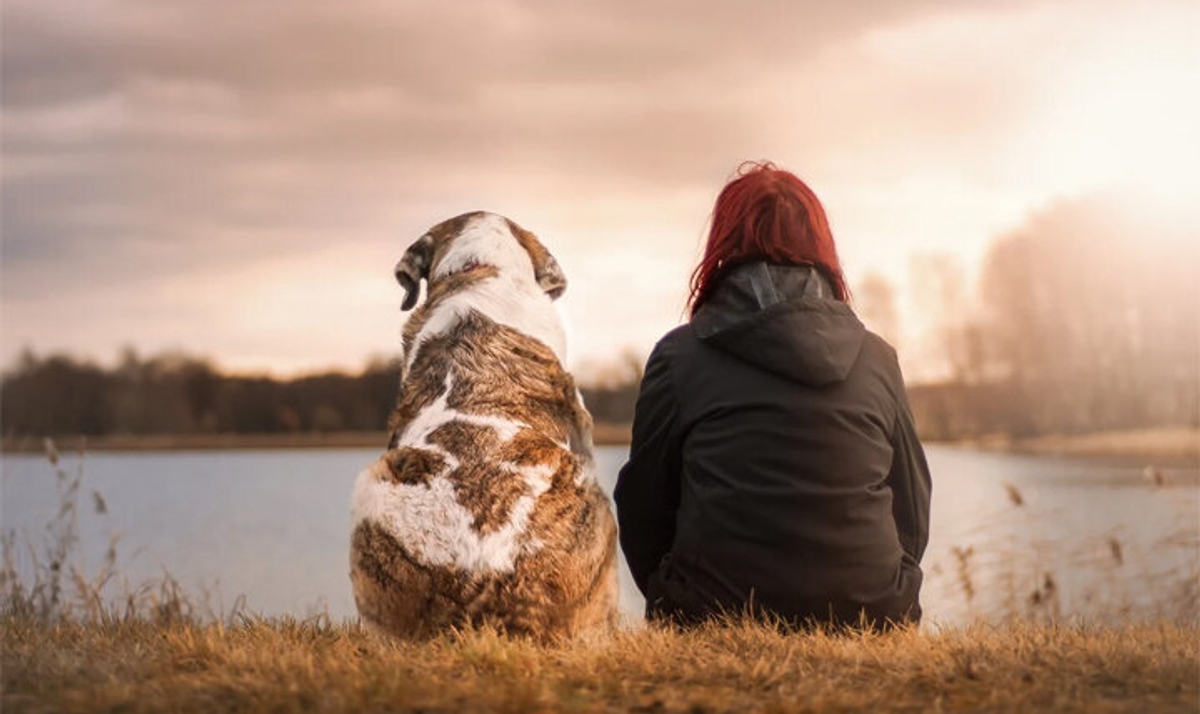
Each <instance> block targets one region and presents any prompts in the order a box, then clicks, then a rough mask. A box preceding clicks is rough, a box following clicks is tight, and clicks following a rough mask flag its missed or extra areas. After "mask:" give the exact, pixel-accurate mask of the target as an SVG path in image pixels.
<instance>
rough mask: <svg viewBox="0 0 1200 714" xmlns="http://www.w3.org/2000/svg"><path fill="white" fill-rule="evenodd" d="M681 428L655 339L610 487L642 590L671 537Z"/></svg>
mask: <svg viewBox="0 0 1200 714" xmlns="http://www.w3.org/2000/svg"><path fill="white" fill-rule="evenodd" d="M680 431H681V430H680V425H679V403H678V400H677V399H676V396H675V389H674V385H673V383H672V379H671V365H670V359H669V357H668V356H667V354H666V350H665V349H664V347H663V345H662V343H659V345H658V346H656V347H655V348H654V352H653V353H651V355H650V359H649V361H648V362H647V363H646V371H645V374H644V375H643V376H642V384H641V389H640V392H639V393H638V399H637V407H636V410H635V412H634V417H633V440H632V441H631V443H630V446H629V462H628V463H626V464H625V466H624V467H622V468H621V472H620V474H619V475H618V476H617V486H616V489H615V490H614V492H613V500H614V501H615V502H616V505H617V521H618V523H619V524H620V533H621V549H622V550H623V551H624V552H625V560H626V561H627V562H628V563H629V570H630V573H631V574H632V575H633V580H634V582H636V583H637V586H638V588H639V589H640V590H641V591H642V593H643V594H645V592H646V583H647V581H648V579H649V578H650V574H651V573H653V572H654V570H655V569H656V568H657V567H658V564H659V561H660V560H662V557H663V556H664V555H666V554H667V552H668V551H669V550H670V549H671V545H672V544H673V543H674V540H675V513H676V511H677V509H678V508H679V478H680V447H681V444H682V439H681V436H680Z"/></svg>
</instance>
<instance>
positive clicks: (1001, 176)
mask: <svg viewBox="0 0 1200 714" xmlns="http://www.w3.org/2000/svg"><path fill="white" fill-rule="evenodd" d="M2 10H3V14H2V19H0V21H2V25H0V28H2V32H3V38H2V39H3V48H2V56H0V59H2V65H0V71H2V80H3V86H2V92H3V95H2V96H3V107H2V113H0V130H2V137H3V143H2V147H0V148H2V164H0V188H2V206H0V208H2V213H0V229H2V231H0V238H2V243H0V258H2V266H3V267H2V270H0V281H2V283H0V296H2V310H0V337H2V348H0V364H2V365H5V366H8V365H11V364H13V363H14V361H15V360H16V359H17V355H19V354H20V353H21V351H22V350H23V349H26V348H29V349H32V350H34V351H35V352H36V353H38V354H46V353H50V352H59V351H64V352H69V353H71V354H74V355H78V356H83V357H87V358H90V359H95V360H98V361H100V362H102V363H111V362H112V361H114V360H115V359H116V357H117V355H118V354H119V352H120V350H121V349H122V348H124V347H126V346H130V347H134V348H135V349H136V350H137V351H139V352H140V353H142V354H153V353H156V352H159V351H163V350H182V351H185V352H188V353H192V354H197V355H203V356H207V357H210V358H212V359H214V360H215V361H216V362H217V363H218V364H219V365H221V366H222V367H224V368H226V369H229V370H233V371H242V372H245V371H252V372H270V373H274V374H277V375H291V374H298V373H305V372H310V371H315V370H320V369H325V368H331V367H333V368H345V369H355V368H357V367H360V366H361V365H362V364H363V363H364V362H365V360H366V359H367V358H368V357H372V356H376V357H378V356H385V357H386V356H390V355H394V354H396V353H397V352H398V350H399V334H400V329H401V325H402V321H403V319H404V314H403V313H402V312H401V311H400V309H399V305H400V301H401V298H402V291H401V290H400V289H399V287H398V286H397V285H396V284H395V282H394V280H393V277H392V268H393V266H394V265H395V263H396V261H397V260H398V259H399V257H400V256H401V255H402V254H403V252H404V250H405V248H406V247H407V245H408V244H409V243H411V242H412V241H413V240H416V239H417V238H418V237H419V236H420V235H421V234H422V233H423V232H424V231H425V230H426V229H427V228H428V227H430V226H432V225H434V224H436V223H438V222H440V221H441V220H443V219H445V218H448V217H451V216H454V215H457V214H459V213H462V212H464V211H469V210H476V209H486V210H492V211H495V212H498V213H502V214H505V215H507V216H508V217H510V218H512V219H513V220H515V221H516V222H517V223H520V224H521V225H523V226H524V227H525V228H527V229H529V230H531V231H533V232H534V233H536V234H537V235H538V236H539V237H540V238H541V239H542V241H543V242H544V243H545V244H546V246H547V247H548V248H549V249H550V250H551V252H553V253H554V254H555V256H556V257H557V259H558V261H559V263H560V264H561V265H562V266H563V268H564V270H565V271H566V273H567V276H568V280H569V281H570V284H569V287H568V289H567V293H566V296H565V297H564V298H563V299H562V300H561V301H560V302H561V306H562V313H563V315H564V318H565V319H566V320H567V322H568V325H569V334H570V347H569V350H570V352H569V361H570V363H571V366H572V367H574V368H576V369H581V370H584V371H588V370H594V369H595V368H596V367H597V366H598V365H603V364H605V363H606V362H608V361H611V360H614V359H617V358H618V356H619V355H620V354H622V353H623V352H633V353H634V354H639V355H644V354H645V353H646V352H648V350H649V348H650V346H651V345H653V343H654V341H655V340H657V339H658V337H660V336H661V335H662V334H663V333H664V332H666V331H667V330H669V329H671V328H672V327H673V326H674V325H676V324H677V323H678V322H680V320H681V319H682V316H683V307H684V300H685V297H686V293H687V287H686V284H687V278H688V275H689V273H690V271H691V269H692V267H693V265H694V264H695V262H696V260H697V259H698V257H699V255H700V250H701V246H702V241H703V238H704V231H705V228H706V222H707V219H708V216H709V214H710V212H711V209H712V203H713V201H714V199H715V198H716V195H717V193H718V192H719V191H720V188H721V187H722V185H723V184H724V183H725V182H726V181H727V180H728V179H729V178H730V177H731V175H732V174H733V172H734V170H735V169H736V168H737V166H738V165H739V164H740V163H741V162H742V161H744V160H752V159H770V160H772V161H774V162H776V163H777V164H779V165H780V166H782V167H784V168H787V169H789V170H792V171H793V172H795V173H796V174H798V175H799V176H801V178H803V179H804V180H805V181H806V182H808V183H809V185H810V186H812V187H813V189H814V190H815V191H816V192H817V194H818V195H819V196H820V197H821V199H822V200H823V201H824V203H825V205H826V208H827V212H828V214H829V216H830V220H831V223H832V227H833V230H834V235H835V238H836V240H837V243H838V248H839V252H840V255H841V258H842V262H843V267H844V269H845V271H846V273H847V275H848V277H849V278H850V284H851V289H852V290H853V288H854V286H855V285H856V284H858V283H859V282H861V281H862V280H863V279H864V278H865V277H866V276H868V275H872V274H874V275H878V276H882V277H883V278H884V279H886V280H887V281H888V282H889V283H891V284H892V285H893V286H894V287H895V288H896V290H897V296H898V303H899V304H898V307H899V309H900V316H901V320H900V330H899V332H898V334H896V335H894V339H895V340H896V341H897V343H898V346H899V347H900V352H901V355H902V363H904V365H905V369H906V371H907V372H909V373H910V374H915V375H918V376H919V375H920V374H921V373H922V371H923V369H924V368H925V367H926V365H923V364H922V363H921V359H922V358H921V357H920V355H922V354H923V352H922V351H921V350H920V349H919V345H920V341H921V335H922V331H923V330H924V329H925V328H926V327H927V326H928V324H929V323H930V320H931V319H933V318H932V317H931V316H930V315H928V314H926V313H927V312H928V309H929V306H928V305H927V304H926V305H922V304H921V303H920V301H919V300H917V299H916V296H917V295H918V294H919V292H920V287H921V286H919V285H914V279H915V278H914V274H916V277H919V272H916V271H914V269H913V266H914V265H915V264H919V263H920V262H921V261H922V260H928V259H929V257H930V256H940V257H941V258H942V259H947V260H950V261H952V262H953V263H954V264H955V265H958V266H961V269H962V270H963V271H964V275H965V276H966V280H967V281H968V284H970V281H972V280H974V276H975V275H976V274H977V273H978V269H979V265H980V262H981V260H982V258H983V256H984V255H985V254H986V251H987V249H988V246H989V245H990V244H991V242H992V241H993V240H994V239H995V238H996V237H997V236H1000V235H1004V234H1005V233H1008V232H1011V231H1013V230H1015V229H1017V228H1019V227H1020V226H1021V225H1022V224H1023V223H1024V222H1025V221H1027V220H1028V219H1029V217H1030V216H1031V215H1033V214H1035V213H1037V212H1038V211H1041V210H1044V209H1046V207H1048V206H1052V205H1054V204H1055V202H1057V201H1063V200H1069V199H1072V198H1077V197H1080V196H1087V195H1090V194H1093V193H1097V192H1105V191H1107V192H1112V191H1114V190H1116V191H1118V192H1119V191H1124V190H1126V189H1127V188H1131V190H1135V191H1137V192H1140V193H1143V194H1145V195H1146V196H1147V197H1149V198H1151V199H1153V200H1154V201H1159V202H1162V203H1164V205H1168V204H1169V205H1176V204H1185V203H1188V202H1193V203H1194V202H1195V201H1196V192H1197V186H1200V171H1198V168H1197V167H1200V142H1198V141H1197V139H1196V133H1195V127H1196V126H1200V91H1198V90H1200V50H1198V49H1197V44H1198V43H1196V42H1195V39H1194V38H1195V37H1197V36H1200V3H1196V2H1168V1H1159V2H1132V1H1131V2H1109V1H1107V0H1093V1H1089V2H1076V1H1072V0H1066V1H1060V0H1042V1H1038V0H1006V1H1004V2H980V1H974V0H960V1H957V2H928V1H924V0H896V1H894V2H866V1H865V0H851V1H846V2H788V1H785V0H772V1H764V0H750V1H748V2H742V3H730V2H723V1H717V0H686V1H685V0H667V1H664V2H645V1H644V0H606V1H605V2H554V1H552V0H495V1H485V0H480V1H478V2H454V3H451V2H441V1H438V0H419V1H418V0H413V1H407V2H391V1H386V2H385V1H382V0H380V1H345V2H337V3H329V2H302V1H300V0H249V1H248V2H243V3H236V4H223V3H213V2H207V1H205V0H172V1H171V2H158V1H156V0H4V1H3V4H2Z"/></svg>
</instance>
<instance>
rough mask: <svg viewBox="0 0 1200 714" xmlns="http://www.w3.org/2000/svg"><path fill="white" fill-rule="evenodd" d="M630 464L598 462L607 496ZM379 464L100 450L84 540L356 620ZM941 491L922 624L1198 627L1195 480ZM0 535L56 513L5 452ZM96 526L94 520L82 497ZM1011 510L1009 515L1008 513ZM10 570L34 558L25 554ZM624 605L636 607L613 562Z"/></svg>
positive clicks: (40, 529) (946, 484) (94, 547)
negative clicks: (1163, 620) (358, 543)
mask: <svg viewBox="0 0 1200 714" xmlns="http://www.w3.org/2000/svg"><path fill="white" fill-rule="evenodd" d="M625 454H626V451H625V449H624V448H621V447H603V448H600V449H599V450H598V453H597V463H598V469H599V477H600V480H601V483H602V484H603V485H604V487H605V488H606V489H609V490H610V492H611V488H612V485H613V482H614V481H615V478H616V473H617V470H618V469H619V467H620V465H621V463H622V461H623V459H624V457H625ZM377 456H378V451H376V450H363V449H344V450H303V449H297V450H264V451H199V452H163V453H98V454H90V455H87V456H86V457H84V458H82V459H80V458H78V457H72V456H64V457H63V460H62V461H61V462H60V467H61V468H64V469H66V470H68V471H70V472H75V471H76V470H77V469H82V472H83V489H82V490H83V494H82V499H81V501H80V508H79V511H80V516H79V527H80V532H81V534H82V541H83V544H84V548H83V557H84V561H85V563H84V564H85V566H87V567H90V568H91V570H93V571H94V570H95V568H96V567H98V565H99V564H100V563H101V561H102V558H103V554H104V551H105V549H106V548H107V547H108V544H109V542H110V539H111V537H112V536H114V535H115V536H117V537H118V541H117V544H118V546H117V549H118V553H119V566H120V570H121V572H122V573H123V574H124V576H125V577H126V578H127V580H128V582H129V583H130V584H131V585H136V584H138V583H141V582H144V581H145V580H147V579H153V578H157V577H160V576H161V575H162V574H163V573H164V572H167V573H170V574H171V575H172V576H174V577H175V578H176V579H178V580H179V581H180V583H181V584H182V585H183V586H184V587H185V589H186V590H187V591H188V592H190V593H200V592H207V593H209V597H210V604H211V605H212V606H213V607H214V609H217V610H220V609H221V607H222V606H223V607H225V608H226V609H227V608H229V607H230V606H231V605H232V602H233V600H234V598H235V597H236V596H237V595H244V596H245V600H246V603H247V605H248V607H249V609H251V610H252V611H255V612H259V613H262V614H265V615H276V614H294V615H300V616H304V615H310V614H316V613H323V612H327V613H328V614H329V615H330V616H332V617H333V618H334V619H341V618H348V617H353V616H354V602H353V598H352V596H351V591H350V584H349V580H348V577H347V572H348V564H347V563H348V546H347V542H348V538H349V532H350V526H351V524H350V514H349V499H350V492H351V488H352V486H353V483H354V479H355V477H356V475H357V474H358V472H359V470H361V469H362V468H363V467H365V466H366V465H367V464H369V463H370V462H371V461H372V460H374V459H375V458H376V457H377ZM928 457H929V462H930V467H931V469H932V472H933V477H934V498H933V508H932V515H931V519H932V525H931V532H932V535H931V538H930V545H929V550H928V552H927V554H926V557H925V561H924V566H925V570H926V574H927V576H926V584H925V589H924V591H923V601H924V605H925V611H926V616H927V619H928V620H929V621H932V622H938V623H944V624H958V623H963V622H967V621H970V620H972V619H975V618H979V617H983V618H987V619H997V618H999V617H1002V616H1004V615H1005V614H1012V613H1013V612H1021V613H1022V614H1026V615H1032V616H1042V615H1044V616H1047V617H1059V618H1069V617H1073V616H1084V617H1088V618H1093V619H1103V620H1113V619H1117V618H1121V617H1156V616H1167V617H1173V618H1178V617H1181V616H1187V615H1189V614H1190V615H1192V616H1194V615H1195V614H1196V612H1197V609H1198V606H1197V604H1196V598H1197V575H1198V573H1200V477H1198V474H1197V471H1196V469H1194V468H1174V469H1172V468H1168V469H1163V471H1162V474H1163V476H1164V479H1165V482H1166V485H1165V486H1156V485H1154V483H1153V482H1152V481H1150V480H1148V479H1147V478H1145V477H1144V475H1143V469H1142V466H1141V465H1136V464H1130V463H1127V462H1125V463H1121V462H1105V461H1097V460H1087V459H1061V458H1053V457H1041V456H1019V455H1011V454H998V453H984V452H977V451H972V450H968V449H960V448H953V447H945V446H932V447H930V448H929V449H928ZM0 464H2V465H3V479H2V487H3V491H2V493H0V496H2V499H3V510H2V515H3V527H4V530H5V531H15V532H17V533H18V535H19V536H21V537H22V538H24V539H27V540H28V541H30V542H32V543H34V544H38V543H42V542H44V540H45V538H44V530H45V524H46V523H48V522H49V521H51V520H52V519H53V517H54V515H55V513H56V512H57V510H58V497H57V494H56V490H55V489H56V486H55V482H56V479H55V476H54V470H53V468H52V467H51V466H50V465H49V464H48V462H47V461H46V459H45V458H44V457H38V456H27V455H5V456H4V457H3V459H2V461H0ZM93 491H94V492H96V493H99V494H101V495H102V498H103V500H104V502H105V505H106V511H107V512H106V513H104V514H98V513H96V512H95V503H94V497H93V496H92V492H93ZM1018 502H1019V503H1018ZM18 555H19V556H20V557H19V562H18V564H19V566H20V567H22V568H28V567H29V557H28V554H27V553H25V552H24V551H20V552H19V553H18ZM621 606H622V609H623V610H624V611H625V612H626V613H627V614H628V615H630V617H633V618H636V617H639V616H640V613H641V610H642V606H643V602H642V599H641V596H640V595H639V593H638V592H637V590H636V587H634V586H633V584H632V582H631V580H630V579H629V576H628V572H627V571H625V569H624V563H623V562H622V572H621Z"/></svg>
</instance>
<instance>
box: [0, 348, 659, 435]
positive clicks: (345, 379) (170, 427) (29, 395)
mask: <svg viewBox="0 0 1200 714" xmlns="http://www.w3.org/2000/svg"><path fill="white" fill-rule="evenodd" d="M399 378H400V365H399V361H398V360H397V359H390V360H387V359H376V360H371V361H369V362H368V363H367V364H366V366H365V367H364V368H363V369H362V370H361V371H360V372H358V373H354V374H351V373H346V372H326V373H322V374H314V375H308V376H303V377H297V378H293V379H280V378H274V377H270V376H245V375H233V374H225V373H223V372H222V371H221V370H220V369H218V368H217V367H216V366H215V365H214V364H213V363H212V362H210V361H209V360H206V359H203V358H200V357H196V356H191V355H186V354H180V353H166V354H161V355H155V356H151V357H147V358H142V357H139V356H138V354H137V353H136V352H134V351H132V350H126V351H125V353H124V354H123V355H122V357H121V358H120V360H119V363H118V364H117V365H116V366H115V367H112V368H104V367H101V366H99V365H96V364H94V363H91V362H87V361H83V360H79V359H76V358H72V357H70V356H66V355H50V356H46V357H39V356H37V355H35V354H33V353H31V352H26V353H25V354H24V355H23V356H22V357H21V358H20V360H19V361H18V364H17V365H16V366H15V368H13V369H12V370H11V371H9V372H8V373H7V374H5V375H4V377H3V381H2V383H0V417H2V419H3V430H4V435H5V436H6V437H24V436H31V437H42V436H76V435H86V436H107V435H114V434H172V435H174V434H230V433H232V434H275V433H297V432H299V433H303V432H318V433H329V432H342V431H361V432H367V431H380V430H382V429H383V428H384V426H385V425H386V423H387V419H388V415H389V414H390V413H391V410H392V408H393V407H394V406H395V403H396V397H397V394H398V390H399ZM639 378H640V374H638V375H636V376H634V377H633V378H632V379H630V380H623V381H620V382H617V383H613V382H604V383H602V384H597V385H595V386H586V385H585V386H583V387H582V389H581V391H583V393H584V398H585V400H586V402H587V404H588V406H589V407H590V409H591V411H592V413H593V416H594V417H595V418H596V420H597V421H607V422H614V423H626V422H628V421H629V420H630V419H632V411H633V400H634V398H635V392H634V390H636V387H637V381H638V379H639Z"/></svg>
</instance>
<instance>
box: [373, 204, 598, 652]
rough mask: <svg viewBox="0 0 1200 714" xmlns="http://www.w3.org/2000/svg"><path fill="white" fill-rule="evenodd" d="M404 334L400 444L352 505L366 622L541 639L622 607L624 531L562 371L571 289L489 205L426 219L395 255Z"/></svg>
mask: <svg viewBox="0 0 1200 714" xmlns="http://www.w3.org/2000/svg"><path fill="white" fill-rule="evenodd" d="M396 278H397V280H398V281H399V282H400V284H401V286H403V287H404V289H405V291H406V295H405V299H404V303H403V309H405V310H409V309H411V308H412V307H413V306H414V305H415V304H416V302H417V298H418V295H419V291H420V281H421V280H422V279H424V280H426V281H427V293H426V299H425V303H424V304H423V305H422V306H421V307H419V308H418V309H417V310H416V312H414V313H413V315H412V317H411V318H410V319H409V320H408V322H407V324H406V325H405V328H404V358H403V359H404V361H403V372H402V374H401V385H400V397H399V400H398V403H397V405H396V409H395V411H394V412H393V414H392V418H391V423H390V425H389V426H390V430H391V436H390V440H389V445H388V451H387V453H386V454H384V455H383V456H382V457H381V458H380V459H379V460H378V461H376V462H375V463H374V464H373V465H372V466H370V467H368V468H367V469H366V470H365V471H363V472H362V473H361V474H360V475H359V477H358V480H357V482H356V483H355V487H354V496H353V500H352V505H351V511H352V516H353V520H354V531H353V535H352V536H351V546H350V563H351V569H350V579H351V582H352V584H353V587H354V598H355V602H356V604H357V605H358V612H359V615H360V616H361V618H362V620H363V621H364V622H365V623H367V624H369V625H372V626H374V627H377V628H378V629H381V630H383V631H385V632H388V633H391V634H393V635H396V636H400V637H423V636H427V635H432V634H436V633H437V632H440V631H443V630H445V629H447V628H450V627H456V626H462V625H481V624H489V625H494V626H497V627H500V628H502V629H504V630H505V631H507V632H509V633H513V634H524V635H531V636H534V637H538V638H541V639H553V638H556V637H560V636H568V637H569V636H573V635H576V634H579V633H582V632H585V631H589V630H595V629H597V628H601V627H606V626H608V625H610V624H611V623H612V622H613V621H614V619H615V617H616V600H617V579H616V525H615V523H614V520H613V517H612V512H611V510H610V509H609V504H608V499H607V497H606V496H605V495H604V493H603V492H602V491H601V489H600V487H599V485H598V484H597V483H596V480H595V477H594V471H593V463H592V440H591V429H592V419H591V416H590V415H589V414H588V412H587V410H586V409H585V408H584V406H583V402H582V400H581V398H580V396H579V392H578V390H577V389H576V387H575V383H574V380H573V379H572V377H571V375H570V374H569V373H568V372H567V371H566V370H565V369H564V367H563V351H564V348H565V345H564V342H565V340H564V336H563V329H562V324H561V322H560V320H559V318H558V314H557V312H556V311H555V309H554V306H553V305H552V301H553V299H555V298H557V297H558V296H559V295H561V294H562V292H563V290H565V288H566V278H565V277H564V276H563V273H562V270H561V269H560V268H559V266H558V263H557V262H556V261H555V260H554V257H553V256H551V255H550V253H549V252H548V251H547V250H546V248H545V247H544V246H543V245H542V244H541V243H540V242H539V241H538V239H537V238H536V237H535V236H534V235H533V234H532V233H529V232H528V231H525V230H524V229H522V228H521V227H520V226H518V225H516V224H515V223H513V222H512V221H510V220H508V219H507V218H504V217H503V216H498V215H495V214H491V213H482V212H479V213H468V214H464V215H462V216H458V217H457V218H452V219H450V220H448V221H445V222H444V223H441V224H439V225H437V226H435V227H433V228H432V229H430V230H429V232H428V233H426V234H425V235H424V236H422V237H421V238H420V239H419V240H418V241H417V242H416V243H414V244H413V245H412V246H411V247H410V248H409V249H408V251H407V253H406V254H405V255H404V258H403V259H402V260H401V261H400V263H399V264H398V265H397V266H396Z"/></svg>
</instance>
